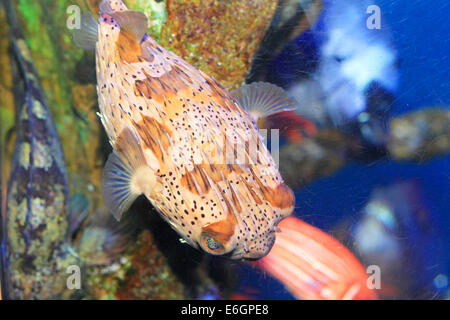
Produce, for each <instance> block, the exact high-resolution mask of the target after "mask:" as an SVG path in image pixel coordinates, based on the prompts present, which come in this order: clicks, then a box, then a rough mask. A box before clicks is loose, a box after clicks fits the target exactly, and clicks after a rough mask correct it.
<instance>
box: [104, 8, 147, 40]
mask: <svg viewBox="0 0 450 320" xmlns="http://www.w3.org/2000/svg"><path fill="white" fill-rule="evenodd" d="M111 16H112V17H113V18H114V20H115V21H116V22H117V24H118V25H119V26H120V29H121V30H124V31H126V32H128V33H130V34H132V35H134V36H135V37H136V40H137V41H141V40H142V38H143V37H144V35H145V34H146V32H147V28H148V19H147V16H146V15H145V14H144V13H143V12H141V11H134V10H127V11H118V12H114V13H112V14H111Z"/></svg>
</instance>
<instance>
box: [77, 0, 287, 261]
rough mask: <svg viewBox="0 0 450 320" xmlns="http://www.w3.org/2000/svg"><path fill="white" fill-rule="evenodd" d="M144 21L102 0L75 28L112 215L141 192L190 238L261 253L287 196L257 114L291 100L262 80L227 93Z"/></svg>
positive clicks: (249, 255)
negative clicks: (100, 129) (89, 70)
mask: <svg viewBox="0 0 450 320" xmlns="http://www.w3.org/2000/svg"><path fill="white" fill-rule="evenodd" d="M147 27H148V20H147V17H146V15H145V14H144V13H143V12H140V11H133V10H128V9H127V7H126V6H125V5H124V4H123V3H122V1H115V0H114V1H107V0H104V1H103V2H102V3H101V5H100V17H99V19H98V21H97V20H96V19H95V18H94V17H93V16H92V15H90V14H84V15H83V17H82V23H81V28H80V29H77V30H75V31H74V35H73V36H74V40H75V42H76V44H77V45H78V46H79V47H81V48H84V49H89V50H95V53H96V72H97V93H98V100H99V108H100V113H99V117H100V118H101V122H102V124H103V126H104V128H105V130H106V133H107V135H108V138H109V141H110V143H111V145H112V147H113V152H112V153H111V154H110V156H109V158H108V160H107V163H106V165H105V168H104V171H103V178H102V195H103V201H104V203H105V205H106V207H107V208H108V209H109V211H110V212H111V213H112V214H113V215H114V217H116V218H117V219H120V218H121V217H122V215H123V213H124V212H125V211H126V210H127V209H128V208H129V207H130V205H131V204H132V203H133V201H134V200H135V199H136V198H137V197H138V196H139V195H141V194H143V195H145V196H146V198H147V199H148V200H149V201H150V202H151V203H152V205H153V206H154V207H155V208H156V209H157V211H158V212H159V213H160V215H161V216H162V218H163V219H164V220H165V221H167V222H168V223H169V224H170V225H171V227H172V228H173V229H175V230H176V231H177V232H178V234H179V235H180V236H181V237H182V239H184V241H186V242H187V243H189V244H190V245H191V246H193V247H194V248H201V249H203V250H204V251H205V252H207V253H210V254H213V255H225V256H228V257H230V258H232V259H258V258H261V257H263V256H265V255H266V254H267V253H268V252H269V251H270V249H271V247H272V245H273V243H274V241H275V232H276V231H277V227H276V225H277V224H278V222H279V221H280V220H281V219H283V218H285V217H287V216H289V215H290V214H291V213H292V211H293V208H294V202H295V199H294V194H293V192H292V191H291V189H290V188H289V187H288V186H287V185H286V184H284V183H283V179H282V177H281V176H280V173H279V172H278V169H277V166H276V164H275V162H274V160H273V158H272V156H271V154H270V153H269V151H268V149H267V147H266V146H265V144H264V142H263V138H262V136H261V133H260V132H259V131H258V128H257V127H256V121H257V120H258V118H260V117H266V116H268V115H271V114H275V113H278V112H282V111H286V110H293V109H295V103H294V102H293V100H291V99H289V98H288V97H287V95H286V94H285V92H284V91H283V90H282V89H281V88H279V87H277V86H275V85H271V84H268V83H254V84H250V85H245V86H243V87H242V88H240V89H238V90H236V91H235V92H234V94H233V95H232V94H230V93H229V92H228V91H227V90H225V89H224V88H223V87H222V86H221V85H220V84H218V83H217V82H216V81H215V80H214V79H213V78H212V77H209V76H207V75H206V74H204V73H203V72H201V71H199V70H197V69H195V68H194V67H193V66H191V65H189V64H188V63H187V62H186V61H184V60H183V59H182V58H180V57H179V56H177V55H175V54H173V53H172V52H170V51H168V50H166V49H164V48H163V47H161V46H160V45H159V44H158V43H156V42H155V41H154V40H153V39H152V38H151V37H150V36H148V35H147V34H146V30H147ZM230 159H232V161H230Z"/></svg>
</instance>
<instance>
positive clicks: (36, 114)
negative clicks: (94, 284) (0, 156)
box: [2, 7, 80, 299]
mask: <svg viewBox="0 0 450 320" xmlns="http://www.w3.org/2000/svg"><path fill="white" fill-rule="evenodd" d="M8 9H9V10H8ZM6 10H7V12H8V19H9V20H10V26H11V34H12V39H13V41H12V48H13V53H14V56H15V61H16V63H17V64H14V65H13V74H14V76H15V79H14V83H15V89H16V90H15V91H16V92H15V96H16V114H17V134H16V135H17V137H16V147H15V152H14V158H13V161H12V165H11V175H10V177H9V181H8V188H7V197H6V208H5V209H6V212H5V213H4V217H3V218H4V221H3V222H4V230H5V238H4V241H3V242H2V266H3V270H2V271H3V278H2V286H3V295H4V297H6V298H9V299H56V298H70V297H71V296H72V294H73V293H74V291H71V290H69V289H68V286H67V283H66V281H67V277H68V274H67V273H66V272H67V270H68V268H69V267H70V266H73V265H75V266H80V261H79V259H78V257H77V255H76V253H75V252H74V251H73V249H72V248H71V246H70V244H69V241H68V222H67V217H68V213H69V209H68V198H69V190H68V181H67V175H66V169H65V163H64V155H63V153H62V148H61V145H60V143H59V139H58V135H57V133H56V129H55V126H54V123H53V120H52V116H51V114H50V111H49V108H48V106H47V103H46V101H45V99H44V97H43V94H42V90H41V87H40V83H39V80H38V76H37V73H36V71H35V69H34V66H33V62H32V60H31V55H30V52H29V49H28V47H27V45H26V44H25V41H24V40H23V35H22V33H21V30H20V28H19V26H18V24H17V21H16V20H15V15H14V11H13V10H12V9H11V8H10V7H7V9H6ZM19 75H20V76H19Z"/></svg>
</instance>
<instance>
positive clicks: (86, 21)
mask: <svg viewBox="0 0 450 320" xmlns="http://www.w3.org/2000/svg"><path fill="white" fill-rule="evenodd" d="M97 40H98V22H97V20H96V19H95V18H94V16H93V15H92V14H91V13H90V12H85V13H83V15H82V16H81V24H80V29H74V30H73V41H74V42H75V44H76V45H77V46H78V47H79V48H81V49H84V50H89V51H95V46H96V44H97Z"/></svg>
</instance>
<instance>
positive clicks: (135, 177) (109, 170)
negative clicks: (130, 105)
mask: <svg viewBox="0 0 450 320" xmlns="http://www.w3.org/2000/svg"><path fill="white" fill-rule="evenodd" d="M155 181H156V178H155V174H154V172H153V171H152V170H151V169H150V167H149V166H148V165H147V163H146V160H145V156H144V154H143V152H142V146H141V144H140V141H139V138H138V137H137V135H136V134H135V133H134V132H132V131H131V130H130V129H129V128H125V129H124V130H123V131H122V133H121V134H120V135H119V137H118V138H117V140H116V143H115V145H114V151H113V153H111V154H110V155H109V157H108V160H107V162H106V165H105V168H104V169H103V176H102V196H103V202H104V203H105V205H106V207H107V208H108V210H109V211H110V212H111V214H112V215H113V216H114V217H115V218H116V219H117V220H120V219H121V217H122V215H123V213H124V212H125V211H127V210H128V209H129V207H130V206H131V205H132V203H133V202H134V200H136V198H137V197H138V196H139V195H141V194H143V193H146V192H150V190H151V188H152V186H153V184H154V182H155Z"/></svg>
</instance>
